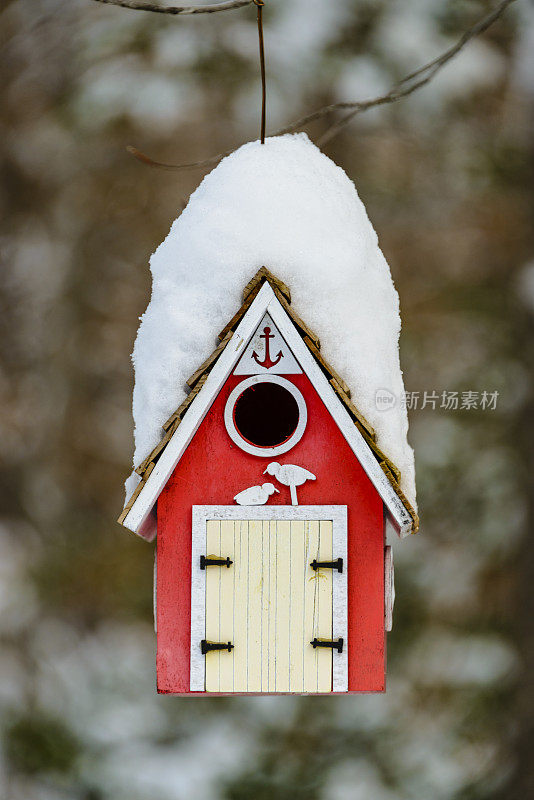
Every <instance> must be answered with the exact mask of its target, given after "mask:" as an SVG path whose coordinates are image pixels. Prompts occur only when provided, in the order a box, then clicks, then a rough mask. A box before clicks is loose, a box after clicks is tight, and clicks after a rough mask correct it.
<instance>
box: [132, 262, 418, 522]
mask: <svg viewBox="0 0 534 800" xmlns="http://www.w3.org/2000/svg"><path fill="white" fill-rule="evenodd" d="M265 282H268V283H269V285H270V286H271V288H272V290H273V291H274V293H275V295H276V297H277V299H278V301H279V302H280V304H281V305H282V307H283V308H284V310H285V311H286V313H287V314H288V316H289V317H290V319H291V320H292V322H293V323H294V325H295V327H296V328H297V330H298V331H299V333H300V335H301V338H302V340H303V341H304V343H305V344H306V346H307V348H308V350H309V351H310V352H311V354H312V355H313V357H314V359H315V361H316V362H317V364H318V365H319V367H320V368H321V370H322V372H323V373H324V374H325V375H326V377H327V378H328V380H329V383H330V385H331V386H332V388H333V389H334V391H335V393H336V395H337V396H338V398H339V399H340V401H341V402H342V403H343V405H344V406H345V408H346V410H347V411H348V413H349V415H350V417H351V419H352V421H353V422H354V425H355V426H356V427H357V428H358V430H359V432H360V434H361V435H362V436H363V438H364V440H365V442H366V443H367V445H368V446H369V448H370V449H371V451H372V452H373V455H374V456H375V458H376V460H377V461H378V463H379V465H380V467H381V469H382V471H383V472H384V474H385V475H386V477H387V479H388V481H389V482H390V484H391V485H392V487H393V489H394V491H395V493H396V494H397V496H398V497H399V499H400V500H401V502H402V504H403V506H404V508H405V509H406V511H407V512H408V514H409V515H410V517H411V519H412V533H416V532H417V530H418V529H419V518H418V515H417V512H416V511H415V510H414V508H413V507H412V505H411V504H410V502H409V501H408V499H407V498H406V496H405V495H404V493H403V492H402V490H401V488H400V478H401V474H400V471H399V469H398V468H397V467H396V466H395V464H394V463H393V462H392V461H391V460H390V459H389V458H388V457H387V456H386V455H385V454H384V453H383V452H382V451H381V450H380V448H379V447H378V445H377V444H376V434H375V431H374V429H373V427H372V426H371V425H370V424H369V422H368V421H367V420H366V419H365V417H364V416H363V415H362V414H361V413H360V412H359V411H358V409H357V408H356V406H355V405H354V404H353V403H352V401H351V398H350V389H349V387H348V386H347V384H346V383H345V381H344V380H343V378H341V376H340V375H338V373H337V372H336V370H335V369H334V368H333V367H332V366H331V365H330V364H329V363H328V362H327V361H326V359H325V358H324V356H323V355H322V353H321V352H320V348H321V343H320V340H319V337H318V336H316V335H315V333H314V332H313V331H312V330H311V329H310V328H309V327H308V326H307V325H306V323H305V322H304V321H303V320H302V319H301V318H300V317H299V316H298V314H297V313H296V312H295V311H294V309H293V308H292V307H291V292H290V290H289V288H288V287H287V286H286V284H285V283H283V281H281V280H280V279H279V278H277V277H275V276H274V275H273V274H272V273H271V272H270V271H269V270H268V269H267V267H261V269H259V270H258V272H257V273H256V274H255V275H254V277H253V278H252V280H250V281H249V283H247V285H246V286H245V289H244V291H243V304H242V305H241V307H240V309H239V310H238V311H237V312H236V314H234V316H233V317H232V319H231V320H230V322H229V323H228V324H227V325H226V326H225V327H224V328H223V330H222V331H221V332H220V334H219V336H218V338H219V344H218V345H217V347H216V348H215V350H214V351H213V353H212V354H211V355H210V356H209V357H208V358H207V359H206V360H205V361H204V363H203V364H201V365H200V367H199V368H198V369H197V370H196V371H195V372H194V373H193V375H191V377H190V378H188V379H187V381H186V385H187V386H188V388H189V389H190V392H189V394H188V395H187V397H186V398H185V400H184V401H183V402H182V403H181V405H180V406H179V407H178V408H177V409H176V411H175V412H174V413H173V414H171V416H170V417H169V419H168V420H167V421H166V422H165V423H164V424H163V432H164V433H163V436H162V438H161V440H160V441H159V442H158V444H157V445H156V447H155V448H154V449H153V450H152V452H151V453H150V454H149V455H148V456H147V457H146V458H145V459H144V460H143V461H142V462H141V464H139V465H138V466H137V467H136V469H135V472H136V473H137V474H138V475H139V476H140V478H141V480H140V483H139V484H138V486H137V487H136V489H135V491H134V493H133V494H132V495H131V497H130V498H129V500H128V502H127V503H126V505H125V507H124V509H123V511H122V513H121V515H120V516H119V518H118V522H119V523H120V524H122V523H123V522H124V520H125V519H126V517H127V516H128V513H129V511H130V509H131V508H132V506H133V504H134V503H135V501H136V499H137V497H138V496H139V494H140V493H141V491H142V489H143V486H144V485H145V483H146V481H147V480H148V478H149V476H150V474H151V472H152V470H153V469H154V466H155V465H156V463H157V461H158V459H159V457H160V456H161V454H162V453H163V451H164V450H165V448H166V446H167V444H168V443H169V442H170V440H171V439H172V437H173V435H174V433H175V432H176V430H177V428H178V427H179V425H180V423H181V422H182V420H183V418H184V417H185V415H186V413H187V411H188V409H189V407H190V405H191V403H192V402H193V400H194V399H195V397H196V396H197V394H198V393H199V392H200V390H201V388H202V386H203V385H204V383H205V382H206V379H207V377H208V375H209V373H210V371H211V369H212V368H213V366H214V365H215V363H216V362H217V360H218V359H219V357H220V356H221V354H222V353H223V352H224V350H225V348H226V346H227V345H228V343H229V342H230V340H231V338H232V336H233V333H234V331H235V329H236V328H237V326H238V324H239V322H240V321H241V319H242V318H243V316H244V315H245V314H246V312H247V311H248V309H249V308H250V306H251V305H252V303H253V301H254V299H255V297H256V295H257V294H258V292H259V291H260V289H261V287H262V285H263V284H264V283H265Z"/></svg>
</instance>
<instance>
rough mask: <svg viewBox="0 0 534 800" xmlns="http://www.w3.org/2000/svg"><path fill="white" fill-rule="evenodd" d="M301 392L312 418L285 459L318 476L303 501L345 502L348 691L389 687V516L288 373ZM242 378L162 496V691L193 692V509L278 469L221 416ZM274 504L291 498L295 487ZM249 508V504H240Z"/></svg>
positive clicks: (320, 407)
mask: <svg viewBox="0 0 534 800" xmlns="http://www.w3.org/2000/svg"><path fill="white" fill-rule="evenodd" d="M285 377H286V378H287V379H289V380H290V381H291V382H292V383H294V384H295V386H297V388H298V389H300V391H301V392H302V394H303V396H304V398H305V400H306V405H307V409H308V424H307V428H306V431H305V433H304V435H303V437H302V439H301V440H300V441H299V442H298V444H297V445H295V447H294V448H293V449H292V450H290V451H289V452H288V453H286V454H284V455H283V456H278V457H277V459H276V460H278V461H279V462H280V463H281V464H298V465H300V466H302V467H305V468H306V469H308V470H310V471H311V472H313V473H314V474H315V475H316V476H317V480H315V481H308V482H306V483H305V484H304V485H303V486H300V487H299V489H298V500H299V504H301V505H346V506H347V507H348V559H347V560H348V564H347V580H348V641H347V647H348V660H349V668H348V670H349V673H348V677H349V682H348V685H349V691H350V692H380V691H384V689H385V632H384V520H383V504H382V500H381V498H380V496H379V494H378V493H377V491H376V489H375V488H374V486H373V485H372V483H371V481H370V480H369V478H368V477H367V475H366V473H365V472H364V470H363V469H362V467H361V466H360V464H359V462H358V460H357V459H356V457H355V456H354V454H353V452H352V450H351V449H350V447H349V445H348V444H347V442H346V441H345V439H344V438H343V436H342V434H341V433H340V431H339V429H338V427H337V425H336V424H335V422H334V420H333V419H332V417H331V416H330V414H329V412H328V411H327V409H326V407H325V405H324V404H323V402H322V400H321V399H320V397H319V395H318V394H317V392H316V390H315V388H314V387H313V385H312V383H311V382H310V380H309V379H308V377H307V376H306V375H304V374H301V375H288V376H285ZM240 380H241V378H239V377H236V376H231V377H230V378H229V379H228V380H227V382H226V384H225V385H224V386H223V388H222V390H221V391H220V393H219V395H218V396H217V398H216V400H215V401H214V403H213V405H212V407H211V409H210V411H209V412H208V414H207V415H206V417H205V419H204V420H203V422H202V424H201V425H200V427H199V429H198V431H197V432H196V434H195V436H194V437H193V439H192V441H191V443H190V444H189V447H188V448H187V450H186V452H185V453H184V455H183V456H182V458H181V460H180V463H179V464H178V466H177V467H176V469H175V470H174V473H173V475H172V476H171V478H170V479H169V481H168V482H167V485H166V486H165V488H164V490H163V492H162V493H161V495H160V497H159V500H158V509H157V514H158V540H157V630H158V634H157V636H158V650H157V674H158V691H159V692H161V693H171V694H190V690H189V683H190V647H191V642H190V636H191V509H192V506H193V505H234V499H233V498H234V496H235V495H236V494H237V493H238V492H240V491H241V490H243V489H245V488H247V487H249V486H254V485H256V484H261V483H264V482H265V481H266V480H269V481H273V482H275V481H274V480H273V478H271V477H266V476H263V471H264V469H265V468H266V466H267V464H268V463H269V461H270V460H274V459H265V458H261V457H258V456H253V455H249V454H248V453H245V452H243V451H242V450H241V449H240V448H239V447H238V446H236V445H235V444H234V443H233V442H232V441H231V439H230V437H229V436H228V433H227V432H226V428H225V425H224V408H225V404H226V400H227V399H228V396H229V395H230V393H231V391H232V390H233V389H234V387H235V386H236V385H237V384H238V383H239V382H240ZM277 488H278V489H279V490H280V494H275V495H273V496H272V497H271V498H270V499H269V505H290V503H291V500H290V496H289V488H288V487H286V486H282V485H279V484H277ZM243 511H244V513H245V514H246V507H244V508H243Z"/></svg>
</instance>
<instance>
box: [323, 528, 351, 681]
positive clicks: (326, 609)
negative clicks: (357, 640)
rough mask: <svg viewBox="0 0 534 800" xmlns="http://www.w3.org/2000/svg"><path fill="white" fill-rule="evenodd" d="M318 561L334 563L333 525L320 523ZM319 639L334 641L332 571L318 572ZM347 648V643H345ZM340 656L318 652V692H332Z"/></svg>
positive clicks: (326, 651) (324, 651)
mask: <svg viewBox="0 0 534 800" xmlns="http://www.w3.org/2000/svg"><path fill="white" fill-rule="evenodd" d="M318 550H319V557H318V561H332V559H333V558H334V557H336V558H337V556H334V554H333V552H332V523H331V522H330V521H324V522H323V521H321V522H320V523H319V547H318ZM317 576H318V578H317V626H316V627H317V631H318V632H317V634H316V635H317V638H318V639H332V638H333V634H334V632H333V630H332V585H333V573H332V570H324V569H319V570H317ZM345 646H346V643H345ZM337 655H338V654H337V653H334V652H333V651H330V650H321V649H318V650H317V687H316V691H317V692H331V691H332V660H333V659H334V658H336V656H337Z"/></svg>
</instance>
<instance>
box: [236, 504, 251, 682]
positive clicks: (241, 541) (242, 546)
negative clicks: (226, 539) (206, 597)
mask: <svg viewBox="0 0 534 800" xmlns="http://www.w3.org/2000/svg"><path fill="white" fill-rule="evenodd" d="M234 525H235V528H234V533H235V542H236V544H235V560H234V616H235V625H234V644H235V648H234V651H233V652H234V691H235V692H246V691H247V658H248V624H247V616H248V572H249V561H248V525H249V523H248V522H247V521H246V520H244V521H241V520H237V521H236V522H235V523H234Z"/></svg>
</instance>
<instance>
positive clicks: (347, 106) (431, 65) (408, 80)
mask: <svg viewBox="0 0 534 800" xmlns="http://www.w3.org/2000/svg"><path fill="white" fill-rule="evenodd" d="M101 1H102V0H101ZM106 1H107V0H106ZM515 2H516V0H502V2H500V3H499V5H498V6H497V7H496V8H495V9H494V10H493V11H492V12H491V13H489V14H488V15H487V16H485V17H483V19H481V20H480V21H479V22H477V23H476V24H475V25H473V26H472V27H471V28H468V30H466V31H465V32H464V33H463V34H462V36H461V37H460V39H459V40H458V41H457V42H456V43H455V44H454V45H453V46H452V47H450V48H449V49H448V50H445V52H443V53H441V55H439V56H437V57H436V58H434V59H433V60H432V61H429V62H428V63H427V64H424V65H423V66H422V67H419V69H416V70H415V71H414V72H411V73H410V74H409V75H406V76H405V77H404V78H402V79H401V80H400V81H399V82H398V83H396V84H395V86H393V87H392V88H391V89H390V90H389V92H387V93H386V94H384V95H380V96H379V97H373V98H371V99H370V100H356V101H354V102H343V103H331V104H330V105H328V106H324V107H323V108H319V109H317V111H312V113H311V114H307V115H306V116H305V117H301V118H300V119H298V120H296V121H295V122H292V123H291V124H290V125H286V126H285V127H284V128H280V130H278V131H275V133H273V134H272V135H273V136H282V135H283V134H284V133H295V132H296V131H298V130H301V129H302V128H304V127H305V126H306V125H309V124H310V123H312V122H315V121H316V120H318V119H322V118H323V117H326V116H328V115H330V114H332V113H334V112H335V111H348V113H347V114H345V115H344V116H343V117H342V118H341V119H340V120H338V121H337V122H335V123H334V124H333V125H332V126H331V127H330V128H328V129H327V130H326V131H325V132H324V133H323V135H322V136H321V137H320V138H319V140H318V142H317V144H318V145H324V144H325V143H326V142H329V141H330V140H331V139H333V138H334V136H337V134H338V133H339V132H340V130H342V128H344V127H345V125H347V124H348V123H349V122H350V121H351V120H352V119H353V118H354V117H355V116H356V115H357V114H362V113H363V112H364V111H368V110H369V109H370V108H376V107H377V106H383V105H388V104H390V103H396V102H397V101H398V100H401V99H402V98H403V97H408V95H410V94H413V92H415V91H417V90H418V89H421V88H422V87H423V86H426V85H427V84H428V83H430V81H431V80H432V79H433V78H434V77H435V76H436V75H437V73H438V72H439V71H440V70H442V69H443V67H444V66H445V65H446V64H448V63H449V61H451V60H452V59H453V58H454V57H455V56H456V55H457V54H458V53H459V52H460V51H461V50H462V49H463V48H464V47H465V46H466V45H467V44H468V43H469V42H470V41H471V40H472V39H474V38H475V37H476V36H480V34H481V33H484V32H485V31H487V30H488V28H490V27H491V26H492V25H493V23H494V22H496V21H497V20H498V19H499V18H500V17H501V16H502V15H503V14H504V12H505V11H506V9H507V8H508V6H510V5H511V4H512V3H515ZM128 149H129V152H131V153H132V155H134V156H135V157H136V158H138V159H139V160H140V161H143V162H144V163H145V164H149V165H150V166H152V167H158V168H160V169H193V168H195V167H199V168H200V167H210V166H213V165H214V164H217V163H218V162H219V161H220V160H221V159H222V158H224V157H225V156H227V155H228V154H229V153H219V154H218V155H216V156H212V157H211V158H207V159H204V160H203V161H196V162H193V163H191V164H162V163H159V162H157V161H153V160H152V159H151V158H149V157H148V156H145V155H144V154H143V153H140V151H139V150H135V148H128ZM229 152H232V151H229Z"/></svg>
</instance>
